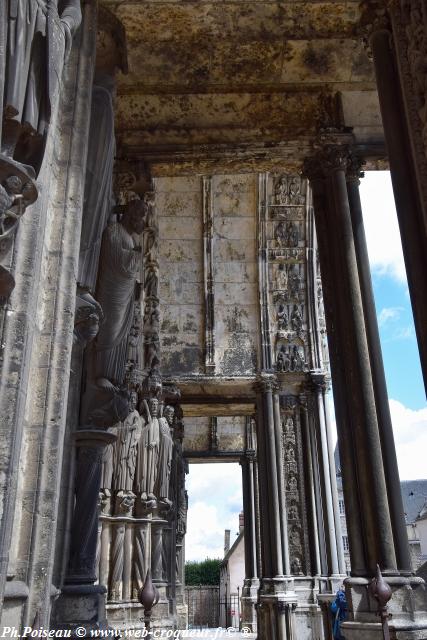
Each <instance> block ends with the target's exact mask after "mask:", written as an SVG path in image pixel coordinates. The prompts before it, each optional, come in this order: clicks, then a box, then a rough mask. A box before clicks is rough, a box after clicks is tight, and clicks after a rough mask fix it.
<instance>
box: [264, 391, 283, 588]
mask: <svg viewBox="0 0 427 640" xmlns="http://www.w3.org/2000/svg"><path fill="white" fill-rule="evenodd" d="M265 401H266V413H267V416H266V417H267V443H268V444H267V456H268V474H269V480H270V487H271V491H272V493H271V494H270V500H271V502H270V523H271V527H272V530H273V541H274V552H275V559H276V564H275V566H274V574H275V575H276V576H282V575H283V550H282V530H281V521H280V501H279V477H278V470H277V455H276V436H275V430H276V429H275V428H276V425H275V421H274V407H273V393H272V390H271V389H267V390H266V393H265ZM272 577H273V576H272Z"/></svg>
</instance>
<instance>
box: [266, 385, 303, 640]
mask: <svg viewBox="0 0 427 640" xmlns="http://www.w3.org/2000/svg"><path fill="white" fill-rule="evenodd" d="M256 390H257V421H256V422H257V445H258V460H259V464H258V482H259V489H260V511H261V513H260V516H261V550H262V551H261V555H262V573H261V576H260V580H261V586H260V603H259V605H260V606H259V607H258V611H259V614H260V619H259V620H258V625H259V629H260V633H261V635H262V636H263V637H264V636H265V637H276V635H277V636H278V637H279V638H280V639H281V640H289V639H290V638H291V637H292V635H289V633H288V631H287V629H291V628H293V621H292V620H291V617H292V616H293V607H292V606H290V607H288V606H287V605H290V604H293V603H294V602H296V597H295V592H294V591H293V580H292V578H291V577H290V575H289V574H290V570H289V550H288V532H287V521H286V504H285V497H284V491H283V484H280V483H283V467H282V460H281V457H282V456H281V448H280V447H281V445H280V429H281V424H280V416H279V420H278V418H277V414H278V408H277V407H278V398H277V399H276V398H275V396H277V390H276V383H275V379H274V377H273V376H271V375H267V374H262V375H260V376H259V380H258V383H257V387H256ZM284 570H287V571H288V573H287V574H286V575H284ZM285 604H286V607H285Z"/></svg>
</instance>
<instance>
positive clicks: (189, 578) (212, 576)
mask: <svg viewBox="0 0 427 640" xmlns="http://www.w3.org/2000/svg"><path fill="white" fill-rule="evenodd" d="M220 565H221V560H220V559H219V558H216V559H214V558H206V560H203V562H196V561H192V562H186V563H185V584H186V585H187V586H188V587H194V586H199V584H201V585H203V586H205V585H212V586H215V587H216V586H219V568H220Z"/></svg>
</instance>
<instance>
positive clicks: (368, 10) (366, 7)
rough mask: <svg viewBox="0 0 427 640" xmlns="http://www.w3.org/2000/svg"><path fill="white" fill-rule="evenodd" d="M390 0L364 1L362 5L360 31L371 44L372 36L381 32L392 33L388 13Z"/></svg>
mask: <svg viewBox="0 0 427 640" xmlns="http://www.w3.org/2000/svg"><path fill="white" fill-rule="evenodd" d="M389 5H390V1H389V0H362V2H361V3H360V12H361V18H360V22H359V25H360V31H361V34H362V35H363V36H364V38H366V40H367V42H369V40H370V38H371V36H372V35H373V34H374V33H377V32H379V31H388V32H391V24H390V18H389V13H388V7H389Z"/></svg>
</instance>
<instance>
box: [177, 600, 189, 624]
mask: <svg viewBox="0 0 427 640" xmlns="http://www.w3.org/2000/svg"><path fill="white" fill-rule="evenodd" d="M176 617H177V627H178V629H186V628H187V627H188V606H187V605H186V604H184V603H183V604H178V603H177V605H176Z"/></svg>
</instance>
